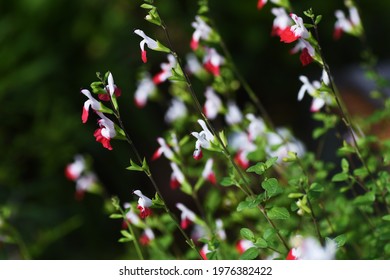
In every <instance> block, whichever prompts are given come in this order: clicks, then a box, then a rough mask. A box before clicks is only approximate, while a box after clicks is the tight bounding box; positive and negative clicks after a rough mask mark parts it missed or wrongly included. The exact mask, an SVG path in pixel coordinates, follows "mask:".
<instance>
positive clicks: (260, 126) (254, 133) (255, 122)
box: [246, 114, 266, 141]
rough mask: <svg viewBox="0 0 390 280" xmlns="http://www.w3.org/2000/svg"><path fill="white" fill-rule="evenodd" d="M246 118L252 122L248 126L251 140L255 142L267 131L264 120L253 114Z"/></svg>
mask: <svg viewBox="0 0 390 280" xmlns="http://www.w3.org/2000/svg"><path fill="white" fill-rule="evenodd" d="M246 118H247V119H248V120H249V121H250V123H249V126H248V133H249V139H250V140H251V141H254V140H255V139H256V138H257V137H258V136H261V135H263V134H264V132H265V130H266V126H265V123H264V120H263V119H262V118H260V117H255V115H253V114H247V115H246Z"/></svg>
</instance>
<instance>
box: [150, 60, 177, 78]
mask: <svg viewBox="0 0 390 280" xmlns="http://www.w3.org/2000/svg"><path fill="white" fill-rule="evenodd" d="M167 58H168V63H166V62H164V63H161V65H160V67H161V72H159V73H158V74H157V75H155V76H154V77H153V83H154V84H155V85H158V84H160V83H162V82H165V81H166V80H167V79H168V78H169V77H171V76H172V68H175V66H176V63H177V62H176V59H175V57H174V56H173V55H172V54H168V56H167Z"/></svg>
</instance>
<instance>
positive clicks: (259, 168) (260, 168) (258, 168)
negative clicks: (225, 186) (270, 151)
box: [246, 162, 267, 175]
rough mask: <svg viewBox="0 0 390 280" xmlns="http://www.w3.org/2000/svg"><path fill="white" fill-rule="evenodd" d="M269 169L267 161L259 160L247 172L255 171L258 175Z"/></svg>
mask: <svg viewBox="0 0 390 280" xmlns="http://www.w3.org/2000/svg"><path fill="white" fill-rule="evenodd" d="M266 170H267V167H266V165H265V163H263V162H258V163H256V164H255V165H253V166H251V167H249V168H248V169H247V170H246V172H254V173H256V174H257V175H262V174H263V173H264V172H265V171H266Z"/></svg>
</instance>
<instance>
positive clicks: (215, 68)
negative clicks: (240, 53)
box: [203, 48, 225, 76]
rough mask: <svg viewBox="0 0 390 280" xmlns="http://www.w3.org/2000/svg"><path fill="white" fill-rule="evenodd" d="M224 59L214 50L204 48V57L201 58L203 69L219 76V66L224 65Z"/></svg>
mask: <svg viewBox="0 0 390 280" xmlns="http://www.w3.org/2000/svg"><path fill="white" fill-rule="evenodd" d="M224 62H225V59H224V58H223V57H222V56H221V55H220V54H219V53H218V52H217V51H216V49H214V48H206V55H205V56H204V58H203V65H204V68H205V69H206V70H207V71H208V72H210V73H211V74H213V75H214V76H219V74H220V66H221V65H222V64H224Z"/></svg>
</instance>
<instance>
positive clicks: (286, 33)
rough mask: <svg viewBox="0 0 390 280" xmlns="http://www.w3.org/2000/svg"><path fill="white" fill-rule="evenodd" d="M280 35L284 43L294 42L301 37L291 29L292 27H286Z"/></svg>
mask: <svg viewBox="0 0 390 280" xmlns="http://www.w3.org/2000/svg"><path fill="white" fill-rule="evenodd" d="M279 35H280V41H281V42H284V43H292V42H294V41H296V40H297V39H298V38H299V37H297V36H296V35H295V34H294V32H292V31H291V27H287V28H285V29H284V30H283V31H282V32H280V34H279Z"/></svg>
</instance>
